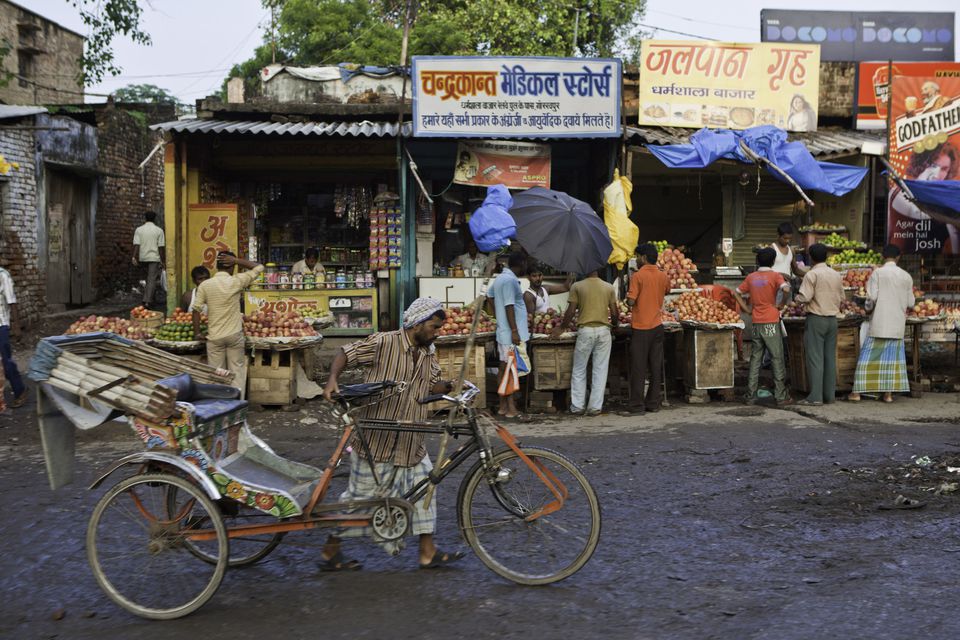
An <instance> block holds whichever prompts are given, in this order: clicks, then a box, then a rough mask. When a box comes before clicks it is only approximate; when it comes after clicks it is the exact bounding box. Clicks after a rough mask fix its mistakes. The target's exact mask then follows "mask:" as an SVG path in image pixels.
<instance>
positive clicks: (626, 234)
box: [603, 169, 640, 269]
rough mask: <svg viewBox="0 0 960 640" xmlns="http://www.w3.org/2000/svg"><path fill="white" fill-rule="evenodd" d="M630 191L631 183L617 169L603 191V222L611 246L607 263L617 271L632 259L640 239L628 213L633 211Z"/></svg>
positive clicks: (638, 232) (638, 230) (631, 189)
mask: <svg viewBox="0 0 960 640" xmlns="http://www.w3.org/2000/svg"><path fill="white" fill-rule="evenodd" d="M632 191H633V183H632V182H630V179H629V178H627V177H626V176H621V175H620V170H619V169H614V172H613V182H611V183H610V184H608V185H607V187H606V188H605V189H604V190H603V220H604V222H605V223H606V225H607V231H609V232H610V242H611V244H613V251H611V252H610V259H609V260H607V262H608V263H609V264H614V265H617V268H618V269H622V268H623V265H625V264H626V263H627V261H628V260H630V258H632V257H633V254H634V250H635V249H636V246H637V241H638V240H639V238H640V229H638V228H637V225H635V224H633V222H631V221H630V211H631V210H632V209H633V203H632V201H631V199H630V193H631V192H632Z"/></svg>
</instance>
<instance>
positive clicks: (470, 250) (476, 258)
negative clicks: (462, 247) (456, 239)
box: [453, 238, 494, 276]
mask: <svg viewBox="0 0 960 640" xmlns="http://www.w3.org/2000/svg"><path fill="white" fill-rule="evenodd" d="M453 264H454V265H455V266H456V265H460V266H461V267H463V273H464V275H466V276H471V275H472V276H484V275H489V274H490V271H491V270H492V269H493V265H494V261H493V260H492V259H491V258H490V256H489V255H487V254H486V253H480V250H479V249H478V248H477V243H476V242H474V241H473V238H470V239H469V240H467V252H466V253H464V254H462V255H459V256H457V259H456V260H454V261H453ZM474 267H476V269H474ZM474 271H476V273H474Z"/></svg>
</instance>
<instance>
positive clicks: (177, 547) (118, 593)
mask: <svg viewBox="0 0 960 640" xmlns="http://www.w3.org/2000/svg"><path fill="white" fill-rule="evenodd" d="M171 494H174V495H175V496H176V498H175V500H173V501H171V499H170V496H171ZM197 534H200V535H202V536H203V537H204V538H209V540H206V541H204V542H203V544H205V545H208V546H209V547H210V548H211V549H212V550H215V555H216V558H217V561H216V562H215V563H213V564H207V563H204V562H198V561H197V558H196V557H195V556H194V555H193V553H191V551H190V549H189V547H188V543H194V542H196V541H197V539H196V538H195V537H194V536H196V535H197ZM229 544H230V542H229V539H228V538H227V530H226V527H225V526H224V524H223V520H222V519H221V518H220V512H219V510H218V509H217V507H216V506H215V505H214V503H213V501H211V500H210V498H208V497H207V495H206V494H205V493H204V492H203V490H202V489H201V488H200V487H198V486H196V485H195V484H193V483H192V482H190V481H189V480H187V479H184V478H180V477H177V476H174V475H171V474H166V473H148V474H142V475H136V476H133V477H130V478H127V479H125V480H121V481H120V482H119V483H118V484H116V485H115V486H114V487H112V488H111V489H110V490H109V491H107V493H106V494H104V496H103V497H102V498H101V499H100V501H99V502H98V503H97V505H96V507H94V510H93V515H92V516H91V517H90V523H89V525H88V526H87V560H88V561H89V563H90V567H91V568H92V569H93V575H94V578H96V580H97V584H99V585H100V588H101V589H103V591H104V593H106V594H107V596H108V597H109V598H110V599H111V600H113V601H114V602H115V603H116V604H118V605H120V606H121V607H123V608H124V609H126V610H127V611H129V612H130V613H133V614H136V615H138V616H141V617H144V618H151V619H154V620H170V619H173V618H180V617H183V616H185V615H187V614H189V613H192V612H193V611H196V610H197V609H199V608H200V607H201V606H203V605H204V603H206V602H207V600H209V599H210V598H211V597H213V594H214V593H216V591H217V588H219V586H220V582H221V581H222V580H223V575H224V572H225V571H226V569H227V566H228V560H229V555H230V554H229Z"/></svg>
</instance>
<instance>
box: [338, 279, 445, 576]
mask: <svg viewBox="0 0 960 640" xmlns="http://www.w3.org/2000/svg"><path fill="white" fill-rule="evenodd" d="M445 319H446V313H445V312H444V311H443V307H441V306H440V302H439V301H437V300H434V299H433V298H417V299H416V300H414V301H413V303H412V304H411V305H410V307H409V308H408V309H407V310H406V312H405V313H404V314H403V328H402V329H400V330H398V331H388V332H382V333H375V334H373V335H371V336H369V337H368V338H365V339H363V340H359V341H357V342H353V343H351V344H348V345H346V346H345V347H342V348H341V349H340V350H339V351H338V352H337V355H336V357H335V358H334V360H333V364H332V365H331V366H330V377H329V378H328V379H327V384H326V387H325V388H324V390H323V397H324V398H326V399H327V400H328V401H332V399H333V396H334V394H336V393H337V392H338V391H339V390H340V388H339V386H338V384H337V378H338V376H339V375H340V372H341V371H343V369H344V367H346V366H347V365H361V366H363V367H367V373H366V377H365V379H364V381H365V382H382V381H384V380H393V381H394V382H401V381H402V382H406V383H407V388H406V389H405V390H404V391H403V393H399V394H396V395H392V396H390V397H387V398H386V399H384V400H383V401H382V402H379V403H375V404H372V405H370V406H368V407H365V408H363V409H361V410H360V411H359V416H358V417H359V418H360V419H364V420H401V421H413V422H416V421H422V420H425V419H426V418H427V415H428V413H429V409H428V408H427V407H426V406H424V405H421V404H420V403H419V400H420V399H422V398H425V397H427V396H429V395H431V394H436V393H449V392H450V391H452V390H453V383H452V382H449V381H441V380H440V365H439V363H438V362H437V356H436V348H435V347H434V346H433V341H434V340H436V339H437V336H438V335H440V327H441V326H442V325H443V321H444V320H445ZM423 440H424V434H422V433H412V432H402V433H397V432H391V431H378V430H373V431H372V433H371V434H370V435H369V436H368V437H367V441H368V444H369V447H370V455H371V456H372V457H373V463H374V468H375V469H376V473H377V477H378V478H381V482H382V481H383V480H384V479H385V480H386V481H387V483H388V486H386V487H378V486H377V484H376V482H375V480H374V476H373V474H372V473H371V471H370V464H369V463H368V461H367V460H366V458H364V457H362V456H363V453H362V447H361V444H360V440H359V437H358V436H354V437H353V441H352V442H351V448H352V451H351V453H350V481H349V484H348V486H347V490H346V491H344V492H343V494H341V495H340V501H341V502H348V501H354V500H371V499H377V498H382V497H384V495H383V491H384V490H386V492H387V495H388V496H390V497H401V496H403V494H404V493H406V492H407V491H409V490H410V489H412V488H413V487H414V485H416V484H417V483H418V482H420V481H421V480H423V479H424V478H426V477H428V475H429V474H430V471H431V470H432V469H433V464H432V463H431V462H430V456H429V455H427V450H426V448H425V447H424V444H423ZM436 504H437V500H436V496H435V495H434V497H433V499H432V500H430V504H429V506H427V505H425V504H424V501H423V500H421V501H420V502H418V503H417V504H415V505H414V509H413V523H412V527H411V532H412V533H413V534H414V535H419V536H420V568H421V569H432V568H435V567H442V566H444V565H447V564H450V563H451V562H455V561H456V560H459V559H460V558H461V557H463V554H462V553H445V552H443V551H441V550H440V549H438V548H437V547H436V545H435V544H434V542H433V532H434V529H435V527H436V522H437V510H436V509H437V508H436ZM369 534H370V529H369V528H368V527H365V528H360V527H353V528H349V529H346V530H345V531H343V532H342V533H341V534H340V537H357V536H361V535H369ZM340 537H338V536H330V537H329V538H328V539H327V543H326V545H325V546H324V548H323V553H322V555H321V559H322V562H321V565H320V568H321V569H323V570H324V571H343V570H353V569H359V568H360V563H358V562H357V561H356V560H346V559H344V557H343V552H342V551H341V550H340ZM383 546H384V548H385V549H386V550H387V551H388V552H389V553H391V554H392V555H396V554H397V553H399V552H400V550H401V549H403V547H404V543H403V540H395V541H392V542H387V543H384V544H383Z"/></svg>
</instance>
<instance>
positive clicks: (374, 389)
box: [334, 380, 397, 400]
mask: <svg viewBox="0 0 960 640" xmlns="http://www.w3.org/2000/svg"><path fill="white" fill-rule="evenodd" d="M395 386H397V383H396V382H393V381H392V380H384V381H383V382H364V383H363V384H345V385H343V386H342V387H340V393H338V394H336V395H335V396H334V397H335V398H337V399H339V400H358V399H360V398H368V397H370V396H373V395H376V394H378V393H382V392H384V391H386V390H387V389H390V388H392V387H395Z"/></svg>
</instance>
